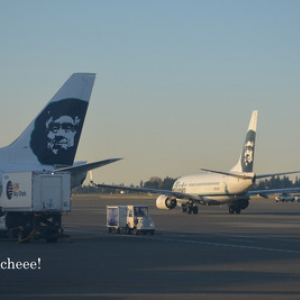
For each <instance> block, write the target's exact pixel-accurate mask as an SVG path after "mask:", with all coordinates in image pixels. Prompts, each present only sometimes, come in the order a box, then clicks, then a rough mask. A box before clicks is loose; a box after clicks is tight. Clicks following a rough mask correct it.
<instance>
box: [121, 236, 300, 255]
mask: <svg viewBox="0 0 300 300" xmlns="http://www.w3.org/2000/svg"><path fill="white" fill-rule="evenodd" d="M116 237H131V238H142V239H148V240H156V241H163V242H176V243H186V244H198V245H207V246H218V247H231V248H242V249H250V250H259V251H269V252H279V253H290V254H291V253H293V254H300V251H296V250H288V249H276V248H266V247H258V246H245V245H237V244H225V243H213V242H202V241H195V240H194V241H193V240H185V239H177V238H158V237H146V236H145V237H143V236H134V235H132V236H129V235H128V236H124V235H123V236H122V235H116Z"/></svg>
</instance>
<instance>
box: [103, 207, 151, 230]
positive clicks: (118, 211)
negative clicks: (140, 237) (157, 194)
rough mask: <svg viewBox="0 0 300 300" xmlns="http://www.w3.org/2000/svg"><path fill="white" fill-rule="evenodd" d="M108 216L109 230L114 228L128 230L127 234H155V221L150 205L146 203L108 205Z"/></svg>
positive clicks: (107, 224)
mask: <svg viewBox="0 0 300 300" xmlns="http://www.w3.org/2000/svg"><path fill="white" fill-rule="evenodd" d="M106 209H107V210H106V216H107V223H106V226H107V227H108V232H109V233H111V232H112V230H113V229H115V230H117V233H120V232H121V231H122V230H126V232H127V234H130V233H131V232H132V231H133V233H134V234H138V233H139V232H140V233H143V234H147V233H150V234H152V235H153V234H154V233H155V223H154V221H153V220H152V219H151V217H150V216H149V213H148V207H147V206H144V205H127V206H125V205H123V206H107V207H106Z"/></svg>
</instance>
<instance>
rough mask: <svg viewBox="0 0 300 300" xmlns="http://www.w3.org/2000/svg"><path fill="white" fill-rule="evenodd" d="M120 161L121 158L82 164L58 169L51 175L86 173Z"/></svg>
mask: <svg viewBox="0 0 300 300" xmlns="http://www.w3.org/2000/svg"><path fill="white" fill-rule="evenodd" d="M121 159H122V158H111V159H106V160H101V161H97V162H93V163H89V164H82V165H76V166H70V167H64V168H59V169H56V170H54V171H53V173H61V172H70V173H83V172H87V171H90V170H93V169H96V168H100V167H103V166H105V165H108V164H111V163H114V162H116V161H118V160H121Z"/></svg>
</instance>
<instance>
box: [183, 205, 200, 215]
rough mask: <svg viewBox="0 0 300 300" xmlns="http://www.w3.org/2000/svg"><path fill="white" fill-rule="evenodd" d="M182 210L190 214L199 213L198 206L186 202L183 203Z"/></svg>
mask: <svg viewBox="0 0 300 300" xmlns="http://www.w3.org/2000/svg"><path fill="white" fill-rule="evenodd" d="M181 211H182V212H183V213H186V214H188V215H190V214H194V215H197V214H198V206H193V205H190V204H185V205H182V210H181Z"/></svg>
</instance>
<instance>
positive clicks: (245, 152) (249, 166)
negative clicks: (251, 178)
mask: <svg viewBox="0 0 300 300" xmlns="http://www.w3.org/2000/svg"><path fill="white" fill-rule="evenodd" d="M257 113H258V111H257V110H254V111H253V112H252V115H251V119H250V122H249V126H248V130H247V135H246V139H245V142H244V144H243V148H242V153H241V155H240V159H239V161H238V163H237V164H236V165H235V166H234V167H233V168H232V169H231V170H230V172H238V173H242V172H243V173H252V172H253V164H254V152H255V138H256V126H257Z"/></svg>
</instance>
